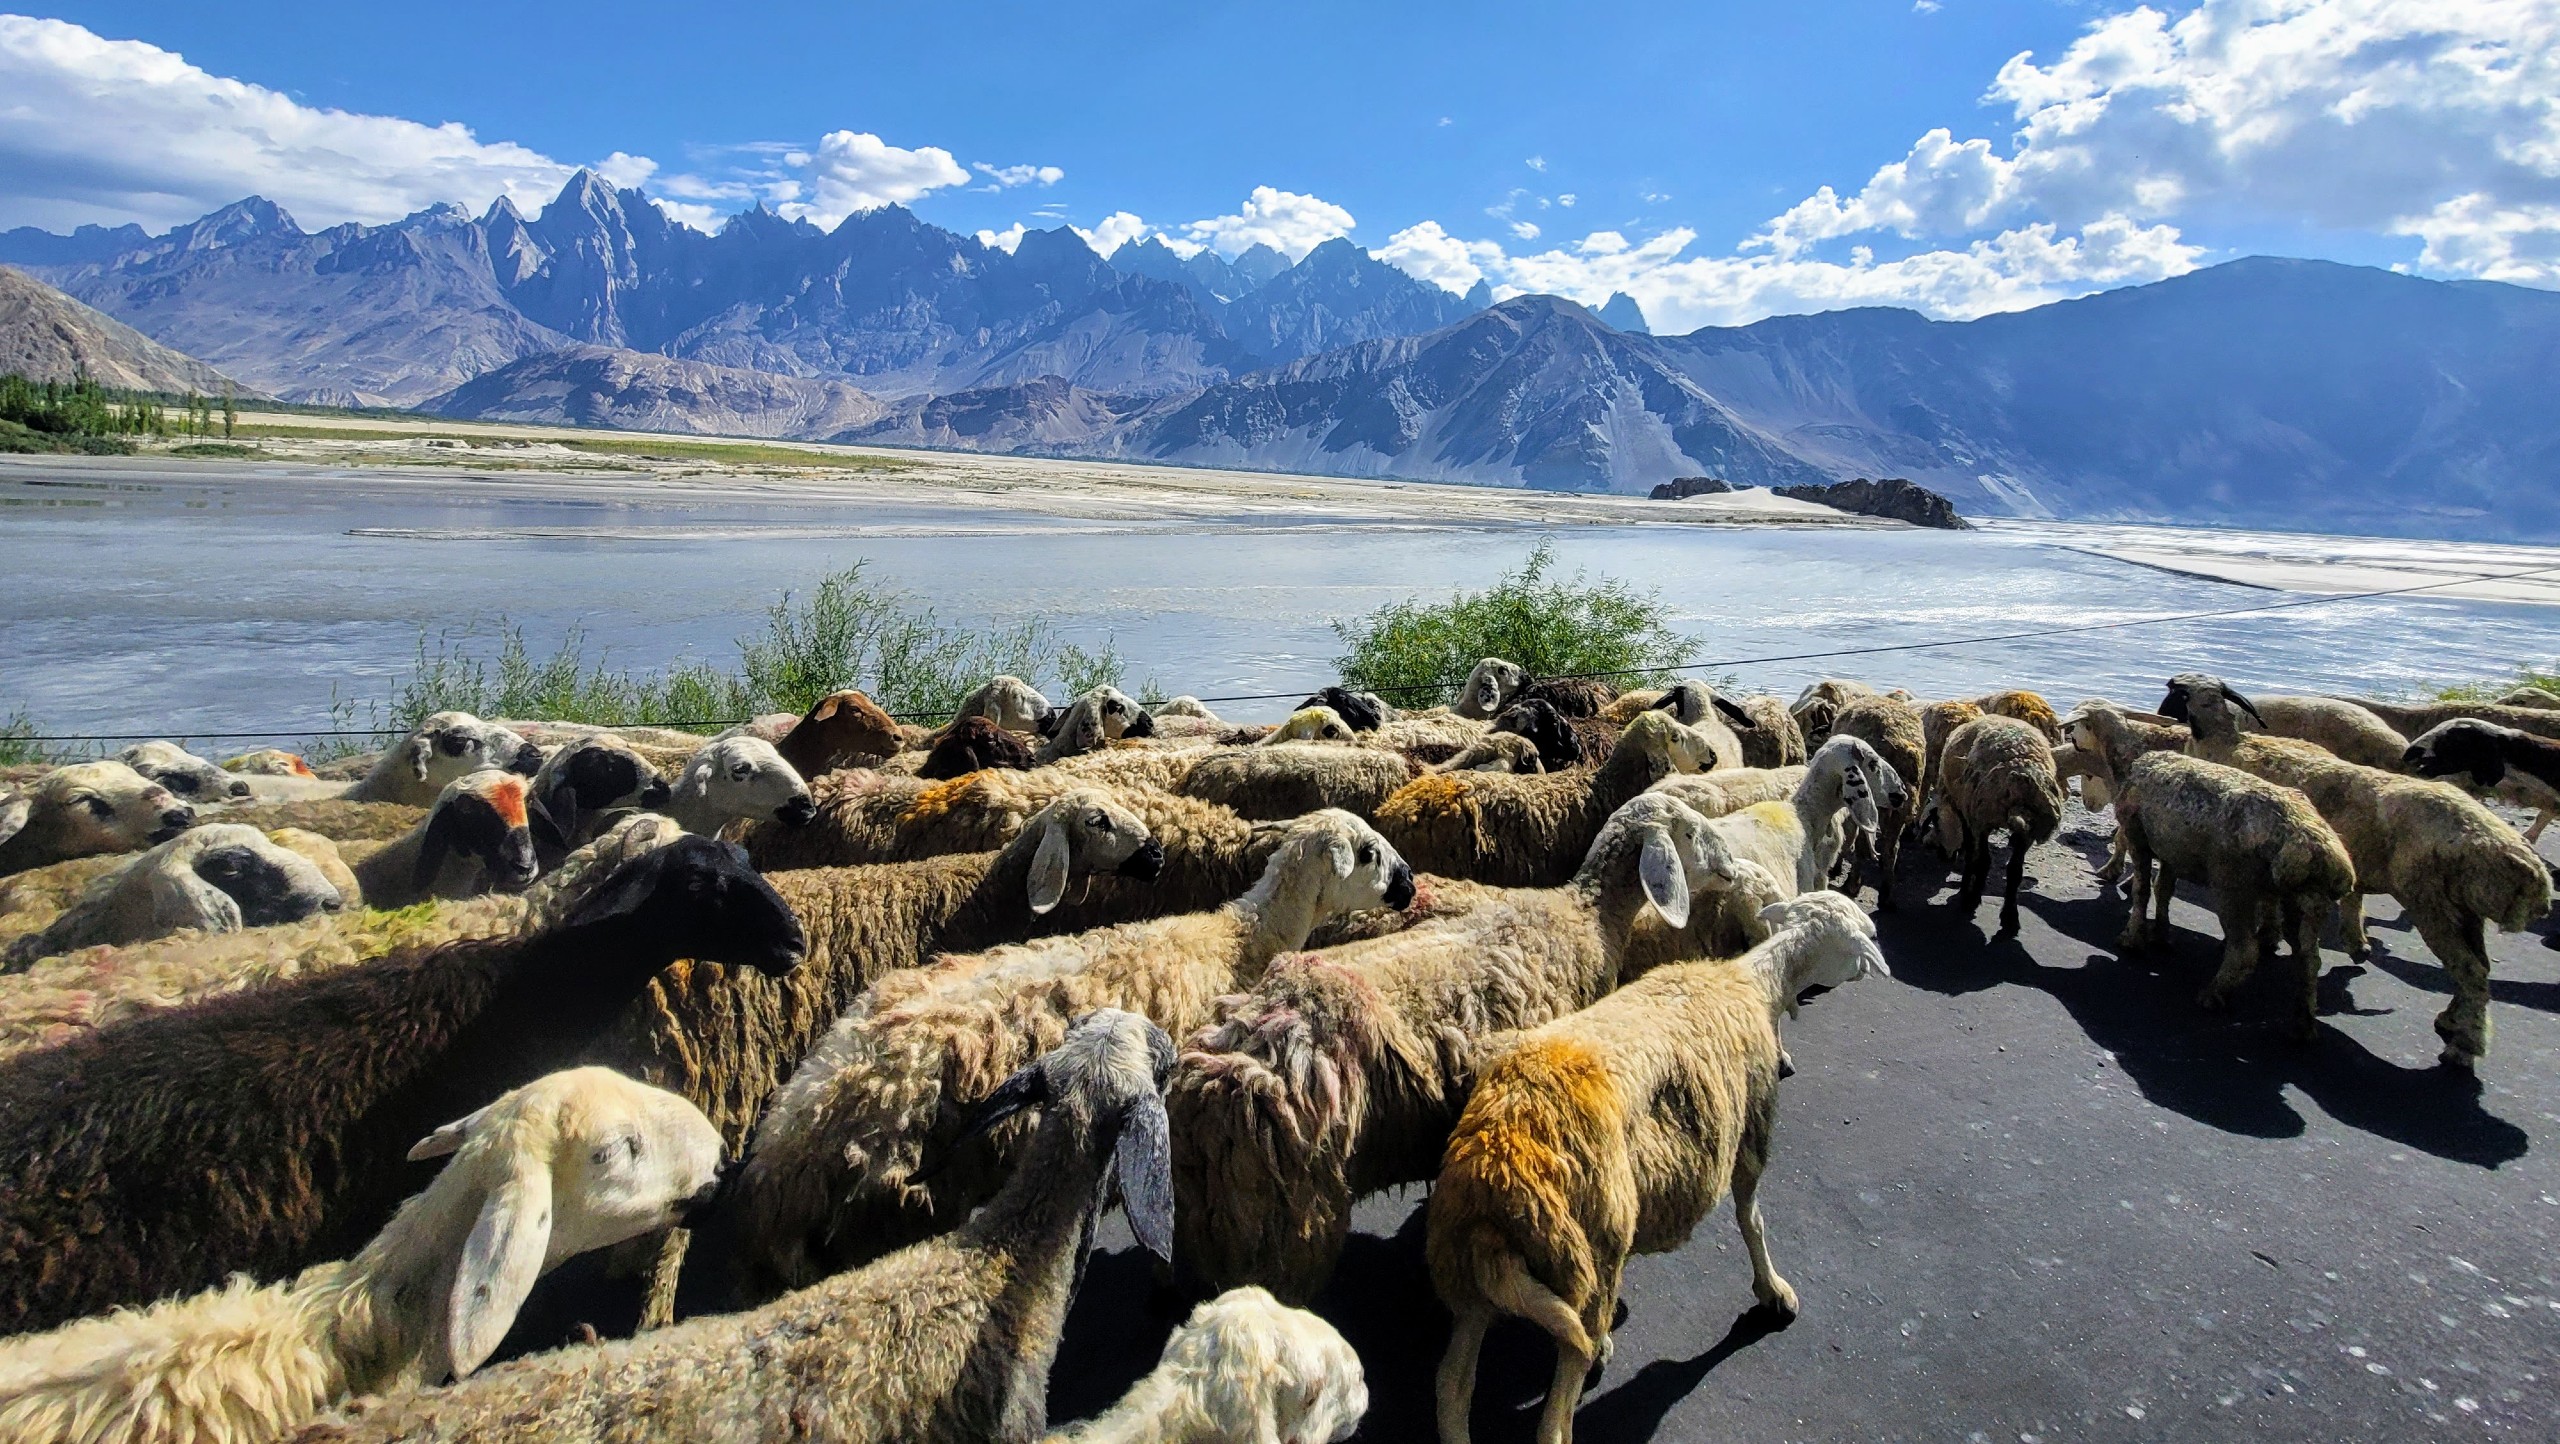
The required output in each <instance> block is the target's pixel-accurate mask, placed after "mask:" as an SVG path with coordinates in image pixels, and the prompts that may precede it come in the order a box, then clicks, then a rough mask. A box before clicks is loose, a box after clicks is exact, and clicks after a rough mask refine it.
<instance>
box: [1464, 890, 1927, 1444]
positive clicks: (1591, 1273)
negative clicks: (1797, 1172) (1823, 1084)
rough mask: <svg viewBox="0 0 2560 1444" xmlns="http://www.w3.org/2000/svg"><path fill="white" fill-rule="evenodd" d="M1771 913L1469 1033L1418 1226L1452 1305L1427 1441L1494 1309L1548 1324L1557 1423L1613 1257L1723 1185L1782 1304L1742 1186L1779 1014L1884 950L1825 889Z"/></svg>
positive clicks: (1562, 1433)
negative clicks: (1483, 1035)
mask: <svg viewBox="0 0 2560 1444" xmlns="http://www.w3.org/2000/svg"><path fill="white" fill-rule="evenodd" d="M1767 914H1768V918H1767V920H1768V922H1769V924H1770V927H1771V934H1770V937H1769V940H1768V941H1767V942H1765V943H1762V944H1761V945H1760V946H1759V947H1757V948H1754V949H1752V950H1751V952H1749V953H1748V954H1746V955H1744V956H1743V957H1742V958H1741V959H1739V960H1738V961H1736V962H1729V963H1685V964H1678V965H1674V966H1670V967H1664V968H1659V969H1656V970H1655V971H1653V972H1651V973H1648V974H1646V975H1645V976H1644V977H1642V978H1640V979H1638V980H1637V981H1635V982H1633V983H1630V984H1628V985H1627V986H1626V987H1624V988H1621V989H1619V990H1618V991H1617V992H1615V993H1613V994H1611V995H1610V996H1608V997H1606V998H1603V999H1601V1000H1599V1001H1598V1002H1596V1003H1593V1004H1592V1005H1591V1006H1589V1007H1587V1008H1584V1009H1582V1010H1581V1011H1580V1012H1576V1013H1573V1014H1570V1015H1568V1016H1566V1017H1563V1018H1559V1019H1557V1020H1556V1021H1554V1022H1551V1023H1548V1024H1546V1025H1545V1026H1543V1027H1539V1028H1534V1029H1531V1030H1529V1031H1527V1032H1523V1033H1519V1034H1514V1035H1510V1036H1508V1037H1503V1038H1495V1039H1491V1040H1488V1041H1487V1042H1486V1044H1485V1045H1484V1047H1483V1049H1482V1050H1481V1051H1482V1053H1483V1054H1484V1055H1485V1056H1486V1057H1487V1060H1488V1061H1486V1062H1485V1063H1484V1065H1483V1073H1482V1077H1481V1079H1480V1080H1479V1081H1478V1082H1477V1084H1476V1087H1475V1094H1474V1096H1473V1097H1472V1098H1470V1099H1469V1100H1468V1101H1467V1106H1466V1111H1465V1112H1464V1113H1463V1114H1462V1115H1461V1116H1460V1118H1459V1120H1458V1124H1457V1128H1456V1131H1455V1132H1454V1133H1453V1134H1452V1136H1451V1137H1450V1140H1449V1147H1448V1151H1447V1155H1446V1159H1445V1161H1444V1162H1443V1164H1442V1165H1441V1168H1440V1175H1439V1180H1438V1182H1436V1183H1435V1184H1433V1186H1432V1189H1431V1202H1430V1216H1429V1223H1428V1232H1427V1233H1426V1234H1425V1236H1424V1252H1425V1257H1426V1259H1427V1261H1428V1263H1429V1265H1430V1269H1431V1282H1432V1286H1433V1288H1434V1289H1435V1290H1437V1291H1438V1293H1439V1295H1440V1298H1441V1301H1442V1302H1443V1303H1445V1304H1447V1305H1448V1306H1449V1311H1450V1312H1451V1313H1452V1314H1453V1315H1455V1316H1456V1321H1457V1323H1456V1328H1455V1329H1454V1330H1453V1331H1452V1333H1451V1334H1450V1338H1449V1350H1448V1353H1447V1354H1446V1356H1444V1358H1443V1359H1442V1361H1441V1366H1440V1377H1439V1384H1438V1404H1439V1417H1440V1438H1441V1441H1442V1444H1465V1441H1466V1439H1467V1437H1468V1419H1467V1415H1468V1410H1469V1406H1470V1405H1471V1403H1472V1402H1473V1400H1474V1396H1475V1373H1476V1356H1477V1354H1478V1352H1479V1350H1480V1349H1481V1348H1482V1346H1483V1343H1484V1336H1485V1331H1486V1330H1487V1329H1488V1328H1490V1327H1491V1326H1492V1324H1493V1321H1494V1320H1495V1319H1496V1318H1497V1317H1499V1316H1500V1315H1503V1314H1514V1315H1518V1316H1520V1317H1522V1318H1526V1319H1528V1320H1530V1321H1531V1322H1533V1323H1535V1324H1537V1325H1538V1326H1539V1327H1541V1328H1543V1329H1545V1330H1546V1331H1547V1332H1548V1333H1549V1334H1550V1335H1551V1336H1553V1337H1554V1339H1555V1343H1556V1371H1555V1379H1554V1382H1553V1384H1552V1385H1551V1386H1550V1387H1549V1389H1548V1392H1547V1407H1546V1412H1545V1415H1544V1417H1543V1418H1542V1419H1541V1420H1540V1423H1539V1426H1538V1436H1537V1437H1538V1440H1539V1444H1565V1441H1568V1440H1570V1439H1572V1437H1573V1410H1574V1406H1575V1404H1576V1403H1577V1402H1579V1401H1580V1399H1581V1397H1582V1384H1583V1379H1584V1377H1585V1376H1586V1375H1587V1374H1589V1372H1590V1370H1591V1368H1592V1366H1593V1365H1594V1364H1595V1363H1602V1362H1606V1361H1607V1359H1608V1357H1609V1351H1610V1344H1611V1338H1610V1333H1609V1326H1610V1321H1611V1319H1612V1318H1613V1316H1614V1314H1615V1311H1616V1309H1617V1305H1618V1281H1619V1278H1620V1275H1621V1274H1622V1273H1623V1272H1624V1270H1625V1268H1626V1263H1627V1259H1628V1257H1629V1256H1630V1255H1633V1254H1639V1253H1666V1252H1669V1251H1671V1250H1673V1249H1676V1248H1679V1247H1680V1246H1681V1245H1683V1244H1685V1243H1687V1242H1688V1240H1689V1235H1690V1233H1691V1231H1692V1230H1694V1229H1696V1227H1697V1226H1698V1224H1699V1222H1700V1221H1702V1220H1703V1219H1705V1217H1706V1216H1707V1215H1708V1214H1709V1213H1710V1212H1712V1211H1713V1210H1714V1208H1715V1206H1716V1205H1717V1204H1718V1203H1720V1202H1722V1201H1723V1199H1724V1196H1725V1194H1726V1192H1727V1191H1728V1190H1730V1191H1731V1193H1732V1195H1733V1206H1734V1214H1735V1220H1736V1222H1738V1223H1739V1224H1740V1225H1741V1227H1742V1241H1743V1244H1744V1246H1745V1247H1746V1248H1748V1249H1749V1250H1750V1253H1751V1286H1752V1292H1753V1293H1754V1294H1755V1295H1756V1296H1757V1297H1758V1298H1759V1300H1760V1303H1761V1304H1762V1305H1763V1306H1764V1307H1766V1308H1769V1309H1771V1310H1774V1311H1776V1312H1778V1313H1780V1314H1783V1315H1786V1316H1788V1317H1792V1316H1793V1315H1794V1314H1795V1312H1796V1309H1797V1302H1796V1291H1795V1289H1794V1288H1793V1287H1791V1286H1790V1285H1789V1284H1788V1283H1787V1281H1786V1280H1785V1279H1783V1278H1780V1277H1779V1276H1778V1271H1777V1269H1776V1268H1775V1267H1774V1266H1773V1265H1772V1264H1771V1263H1770V1261H1769V1244H1768V1239H1767V1237H1766V1231H1765V1229H1764V1227H1763V1225H1762V1222H1761V1216H1760V1205H1759V1197H1758V1195H1759V1190H1760V1179H1761V1176H1762V1174H1763V1173H1764V1172H1766V1171H1767V1168H1768V1165H1769V1145H1770V1140H1771V1135H1772V1132H1773V1129H1774V1127H1775V1124H1776V1119H1777V1104H1778V1078H1779V1058H1780V1051H1779V1047H1778V1016H1779V1015H1780V1014H1781V1013H1793V1012H1794V1011H1795V1007H1796V1000H1797V998H1798V997H1799V996H1801V995H1802V994H1803V993H1804V991H1805V990H1806V989H1808V988H1813V987H1838V986H1840V985H1842V984H1845V983H1848V982H1851V981H1853V980H1855V979H1858V978H1862V977H1865V976H1867V975H1868V974H1869V973H1876V974H1884V973H1885V972H1886V971H1887V969H1886V967H1885V962H1884V955H1883V953H1881V952H1880V951H1878V949H1877V947H1876V942H1875V923H1874V922H1873V921H1872V920H1870V919H1869V918H1868V917H1867V916H1866V914H1865V913H1864V912H1862V911H1861V910H1860V909H1859V908H1858V906H1857V905H1856V904H1855V903H1852V902H1850V901H1849V900H1848V899H1846V898H1843V897H1841V896H1839V895H1838V894H1836V893H1808V894H1806V895H1805V896H1802V897H1798V898H1793V899H1790V900H1788V901H1785V902H1779V903H1772V904H1771V905H1769V907H1768V909H1767Z"/></svg>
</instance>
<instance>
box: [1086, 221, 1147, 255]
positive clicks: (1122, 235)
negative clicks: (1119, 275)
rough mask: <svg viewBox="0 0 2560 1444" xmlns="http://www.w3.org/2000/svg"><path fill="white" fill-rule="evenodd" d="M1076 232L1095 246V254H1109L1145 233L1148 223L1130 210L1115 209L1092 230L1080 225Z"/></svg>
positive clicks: (1087, 243)
mask: <svg viewBox="0 0 2560 1444" xmlns="http://www.w3.org/2000/svg"><path fill="white" fill-rule="evenodd" d="M1075 232H1076V234H1077V235H1079V236H1082V237H1084V243H1085V244H1086V245H1088V246H1091V247H1093V253H1094V254H1095V255H1097V256H1107V255H1110V254H1111V253H1112V252H1113V251H1116V250H1118V249H1120V248H1121V247H1122V246H1125V245H1127V244H1129V243H1130V242H1131V241H1134V240H1137V239H1138V238H1139V237H1141V236H1143V235H1145V234H1146V233H1147V223H1146V222H1145V221H1142V220H1140V219H1138V218H1137V217H1136V216H1135V215H1132V214H1131V213H1129V212H1128V211H1113V212H1112V213H1111V214H1109V215H1107V216H1104V217H1103V218H1102V219H1101V221H1100V222H1098V223H1097V224H1096V225H1095V226H1094V228H1093V229H1092V230H1089V231H1088V230H1086V229H1085V228H1084V227H1082V226H1078V227H1076V228H1075Z"/></svg>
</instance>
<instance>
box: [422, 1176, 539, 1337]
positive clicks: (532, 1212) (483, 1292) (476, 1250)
mask: <svg viewBox="0 0 2560 1444" xmlns="http://www.w3.org/2000/svg"><path fill="white" fill-rule="evenodd" d="M550 1248H551V1170H550V1169H549V1168H547V1167H544V1166H542V1165H541V1164H540V1163H538V1162H537V1161H535V1160H532V1159H523V1160H519V1161H518V1162H517V1164H516V1167H515V1169H514V1171H513V1172H511V1173H509V1174H508V1175H507V1181H506V1182H504V1183H502V1184H500V1185H498V1188H497V1191H495V1192H493V1193H491V1194H490V1195H489V1198H488V1201H487V1202H485V1203H483V1204H481V1205H480V1219H479V1222H477V1223H474V1224H473V1225H471V1236H470V1237H469V1238H467V1239H465V1240H463V1243H462V1263H461V1265H460V1267H458V1268H456V1269H455V1270H454V1274H453V1296H452V1299H451V1300H450V1301H449V1302H448V1304H447V1305H446V1310H445V1351H446V1353H447V1354H448V1355H449V1356H450V1358H451V1362H452V1365H453V1376H454V1377H455V1378H457V1379H459V1378H463V1377H465V1376H467V1375H468V1374H470V1372H471V1371H472V1370H474V1369H476V1368H479V1367H480V1365H481V1364H482V1363H483V1362H485V1361H486V1360H487V1359H488V1357H489V1355H490V1354H492V1353H494V1352H496V1350H497V1347H498V1341H499V1340H501V1339H504V1338H505V1337H506V1336H507V1330H508V1329H509V1328H510V1327H512V1326H513V1325H514V1324H515V1321H516V1310H518V1309H520V1308H522V1307H524V1300H525V1295H527V1294H530V1293H532V1292H533V1284H534V1280H536V1279H538V1278H540V1277H542V1259H543V1255H544V1254H546V1253H548V1252H549V1251H550Z"/></svg>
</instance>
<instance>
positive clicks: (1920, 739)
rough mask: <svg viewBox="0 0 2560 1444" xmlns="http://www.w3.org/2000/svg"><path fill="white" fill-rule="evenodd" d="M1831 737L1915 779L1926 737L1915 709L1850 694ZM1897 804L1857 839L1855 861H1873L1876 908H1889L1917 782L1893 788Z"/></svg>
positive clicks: (1915, 812)
mask: <svg viewBox="0 0 2560 1444" xmlns="http://www.w3.org/2000/svg"><path fill="white" fill-rule="evenodd" d="M1831 735H1833V736H1835V737H1837V736H1847V737H1855V738H1858V739H1860V740H1861V741H1864V742H1865V743H1866V744H1867V745H1868V746H1870V747H1873V748H1874V749H1875V750H1876V755H1877V756H1879V757H1882V758H1883V759H1884V760H1885V762H1886V763H1887V764H1889V765H1890V766H1891V767H1892V768H1893V771H1894V776H1895V777H1896V778H1911V779H1919V778H1921V777H1922V776H1923V768H1924V767H1925V766H1926V765H1927V764H1926V758H1927V755H1928V738H1927V735H1926V734H1925V733H1924V732H1923V730H1922V728H1921V725H1920V709H1919V708H1917V707H1914V706H1912V705H1911V704H1910V703H1908V702H1897V701H1895V700H1894V699H1893V698H1891V697H1855V698H1852V699H1850V700H1849V701H1847V702H1845V703H1843V704H1842V705H1841V707H1840V710H1839V711H1838V712H1837V713H1835V714H1833V717H1832V722H1831ZM1895 795H1896V796H1897V797H1899V798H1900V802H1899V803H1898V804H1897V805H1893V806H1888V807H1887V808H1886V809H1885V813H1884V817H1883V820H1882V823H1881V825H1880V826H1879V827H1877V829H1876V832H1875V835H1874V837H1873V838H1872V839H1868V838H1861V839H1860V841H1859V845H1858V850H1857V851H1858V859H1859V861H1861V862H1865V861H1872V862H1874V863H1875V865H1876V906H1877V907H1878V908H1879V909H1881V910H1883V911H1885V912H1892V911H1894V910H1895V909H1896V908H1897V907H1898V906H1899V904H1898V903H1896V902H1895V901H1894V894H1893V878H1894V872H1895V870H1896V869H1897V868H1898V867H1899V866H1900V865H1901V861H1902V834H1903V833H1904V832H1905V831H1906V830H1908V829H1909V828H1910V826H1911V824H1912V822H1913V821H1914V820H1915V819H1916V818H1918V817H1919V815H1920V791H1919V783H1918V782H1917V781H1915V782H1914V783H1913V784H1912V785H1911V786H1907V787H1902V788H1899V789H1897V791H1896V794H1895ZM1848 892H1849V896H1851V897H1856V896H1857V895H1858V882H1857V873H1856V871H1855V870H1854V865H1853V870H1852V871H1851V873H1850V876H1849V889H1848Z"/></svg>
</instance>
